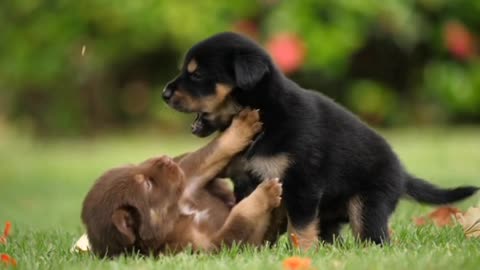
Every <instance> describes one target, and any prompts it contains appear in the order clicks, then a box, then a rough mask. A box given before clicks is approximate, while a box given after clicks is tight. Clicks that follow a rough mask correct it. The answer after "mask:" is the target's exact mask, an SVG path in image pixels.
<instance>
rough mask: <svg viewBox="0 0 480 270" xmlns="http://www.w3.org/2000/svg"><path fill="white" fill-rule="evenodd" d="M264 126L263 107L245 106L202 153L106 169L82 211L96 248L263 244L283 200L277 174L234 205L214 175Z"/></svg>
mask: <svg viewBox="0 0 480 270" xmlns="http://www.w3.org/2000/svg"><path fill="white" fill-rule="evenodd" d="M260 128H261V124H260V123H259V122H258V112H256V111H248V110H246V111H243V112H242V113H240V115H239V116H238V117H237V118H236V119H235V120H234V122H233V123H232V125H231V126H230V127H229V128H228V129H227V131H226V132H224V133H223V134H221V135H220V136H219V137H218V138H216V139H214V140H213V141H212V142H211V143H209V144H208V145H207V146H205V147H203V148H201V149H200V150H198V151H196V152H192V153H189V154H185V155H182V156H180V157H178V158H176V159H175V160H172V159H170V158H168V157H165V156H163V157H160V158H152V159H149V160H147V161H145V162H142V163H140V164H138V165H130V166H124V167H119V168H116V169H112V170H110V171H108V172H107V173H105V174H104V175H102V176H101V177H100V178H99V180H98V181H97V182H96V183H95V184H94V186H93V187H92V189H91V190H90V191H89V193H88V195H87V196H86V198H85V201H84V204H83V210H82V220H83V222H84V224H85V226H86V229H87V235H88V238H89V240H90V243H91V247H92V250H93V252H94V253H95V254H97V255H100V256H116V255H119V254H121V253H124V252H131V251H134V252H140V253H142V254H149V253H153V254H159V253H164V252H167V251H168V252H177V251H181V250H184V249H185V248H187V247H188V246H190V247H192V248H193V250H203V251H212V250H216V249H217V248H219V247H220V246H221V245H225V246H229V245H232V244H233V243H234V242H235V243H239V244H246V243H247V244H252V245H258V244H260V243H262V241H263V239H264V234H265V232H266V230H267V227H268V224H269V221H270V213H271V211H272V209H273V208H275V207H277V206H278V205H279V204H280V199H281V197H280V196H281V192H282V188H281V185H280V183H279V182H278V179H272V180H267V181H264V182H263V183H262V185H260V186H258V187H257V189H256V190H255V191H254V192H253V193H252V194H251V195H249V196H248V197H247V198H246V199H244V200H242V201H241V202H240V203H238V204H237V205H235V206H234V207H233V208H232V209H231V210H230V207H231V206H229V205H228V204H229V201H230V199H229V198H231V196H229V195H228V193H229V192H230V193H232V191H231V190H230V191H229V190H228V189H227V190H226V189H225V188H223V186H222V185H221V184H219V183H218V182H215V180H214V179H215V176H216V175H217V174H218V173H219V172H220V171H221V170H222V169H223V168H224V167H225V165H227V164H228V163H229V161H230V159H231V158H232V157H233V156H234V155H236V154H238V153H239V152H240V151H242V150H243V149H244V148H245V147H246V146H248V145H249V144H250V141H251V139H252V138H253V136H254V135H255V134H256V133H257V132H258V131H259V130H260ZM212 181H213V182H212ZM230 195H232V194H230Z"/></svg>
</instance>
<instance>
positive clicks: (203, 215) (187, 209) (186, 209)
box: [180, 204, 209, 224]
mask: <svg viewBox="0 0 480 270" xmlns="http://www.w3.org/2000/svg"><path fill="white" fill-rule="evenodd" d="M180 211H181V212H182V214H184V215H186V216H193V221H194V222H195V223H197V224H199V223H201V222H203V221H205V220H207V219H208V217H209V209H205V210H201V211H200V210H198V209H195V208H193V207H192V206H191V205H188V204H183V205H181V206H180Z"/></svg>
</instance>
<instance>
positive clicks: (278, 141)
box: [163, 33, 478, 248]
mask: <svg viewBox="0 0 480 270" xmlns="http://www.w3.org/2000/svg"><path fill="white" fill-rule="evenodd" d="M163 97H164V99H165V101H166V102H167V103H168V104H169V105H170V106H171V107H173V108H175V109H176V110H179V111H182V112H196V113H199V115H198V117H197V121H196V122H195V124H194V126H193V131H194V133H196V134H197V135H200V136H206V135H208V134H210V133H212V132H213V131H215V130H222V129H224V128H225V127H227V126H228V125H229V124H230V122H231V119H232V117H233V116H234V115H235V114H236V113H237V112H238V111H239V110H240V109H241V108H243V107H246V106H249V107H252V108H257V109H260V112H261V121H262V122H263V123H264V131H263V133H262V134H261V135H260V136H259V137H258V138H257V139H256V140H255V142H254V143H253V145H252V146H251V147H250V149H249V150H248V152H247V153H246V154H245V155H244V156H243V158H240V159H241V160H242V162H243V163H242V164H243V165H242V166H243V168H244V169H245V171H247V172H248V173H249V174H250V176H253V177H254V179H253V182H254V183H257V182H258V179H268V178H272V177H279V178H280V179H282V180H283V182H284V184H283V186H284V196H283V198H284V204H285V206H286V210H287V214H288V224H289V230H290V232H293V233H296V234H297V236H298V239H299V242H300V245H301V247H303V248H308V247H310V246H311V245H312V244H313V243H315V241H316V240H317V239H318V238H317V237H318V236H320V237H321V238H322V239H323V240H324V241H327V242H328V241H332V239H333V238H334V236H335V235H336V234H338V232H339V230H340V227H341V224H342V223H344V222H348V221H349V222H350V224H351V227H352V229H353V231H354V234H355V235H357V236H359V237H360V238H361V239H364V240H371V241H373V242H375V243H383V242H386V241H388V240H389V235H388V225H387V224H388V219H389V217H390V215H391V213H392V212H393V211H394V209H395V207H396V205H397V202H398V200H399V199H400V197H402V196H404V195H407V196H408V197H411V198H413V199H415V200H417V201H419V202H424V203H430V204H445V203H450V202H454V201H458V200H461V199H464V198H466V197H468V196H470V195H472V194H473V193H474V192H475V191H477V190H478V188H476V187H459V188H455V189H440V188H437V187H435V186H433V185H431V184H429V183H427V182H425V181H424V180H421V179H418V178H416V177H414V176H412V175H410V174H409V173H407V172H406V171H405V169H404V168H403V167H402V164H401V163H400V161H399V160H398V158H397V156H396V155H395V153H394V152H393V151H392V149H391V148H390V146H389V145H388V144H387V142H386V141H385V140H384V139H383V138H382V137H381V136H380V135H378V134H377V133H376V132H375V131H373V130H372V129H370V128H369V127H368V126H367V125H366V124H364V123H362V122H361V121H360V120H359V119H358V118H357V117H356V116H354V115H353V114H352V113H350V112H348V111H347V110H345V109H344V108H343V107H341V106H340V105H338V104H336V103H335V102H334V101H332V100H331V99H329V98H327V97H326V96H324V95H322V94H319V93H316V92H313V91H308V90H305V89H302V88H301V87H300V86H298V85H297V84H295V83H294V82H293V81H291V80H289V79H288V78H286V77H285V76H284V75H283V74H282V73H281V72H280V71H279V70H278V69H277V67H276V66H275V65H274V64H273V62H272V60H271V59H270V57H269V56H268V54H267V53H266V52H265V51H264V50H263V49H262V48H261V47H260V46H258V45H257V44H256V43H254V42H253V41H251V40H249V39H247V38H245V37H242V36H240V35H238V34H234V33H222V34H218V35H215V36H213V37H211V38H208V39H206V40H204V41H202V42H200V43H198V44H196V45H195V46H193V47H192V48H191V49H190V50H189V51H188V53H187V55H186V58H185V62H184V67H183V69H182V71H181V73H180V75H179V76H178V77H177V78H176V79H174V80H173V81H172V82H170V83H169V84H168V85H167V86H166V88H165V90H164V93H163ZM242 179H244V178H242ZM234 181H235V179H234ZM237 193H238V192H237Z"/></svg>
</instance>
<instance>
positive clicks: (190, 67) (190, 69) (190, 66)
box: [187, 59, 198, 73]
mask: <svg viewBox="0 0 480 270" xmlns="http://www.w3.org/2000/svg"><path fill="white" fill-rule="evenodd" d="M197 68H198V64H197V61H196V60H195V59H192V60H190V62H189V63H188V65H187V71H188V72H190V73H192V72H194V71H195V70H196V69H197Z"/></svg>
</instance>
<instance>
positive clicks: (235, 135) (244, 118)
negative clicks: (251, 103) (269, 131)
mask: <svg viewBox="0 0 480 270" xmlns="http://www.w3.org/2000/svg"><path fill="white" fill-rule="evenodd" d="M262 126H263V124H262V122H260V114H259V111H258V110H252V109H249V108H247V109H243V110H242V111H240V113H239V114H238V115H237V116H236V117H235V118H234V119H233V121H232V124H231V125H230V127H229V128H228V129H227V130H226V131H225V133H224V134H223V138H224V140H225V141H226V142H228V145H230V146H232V147H234V148H235V151H241V150H243V149H244V148H245V147H247V146H248V145H249V144H250V143H251V141H252V139H253V137H254V136H255V135H256V134H257V133H258V132H260V131H261V130H262Z"/></svg>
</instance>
